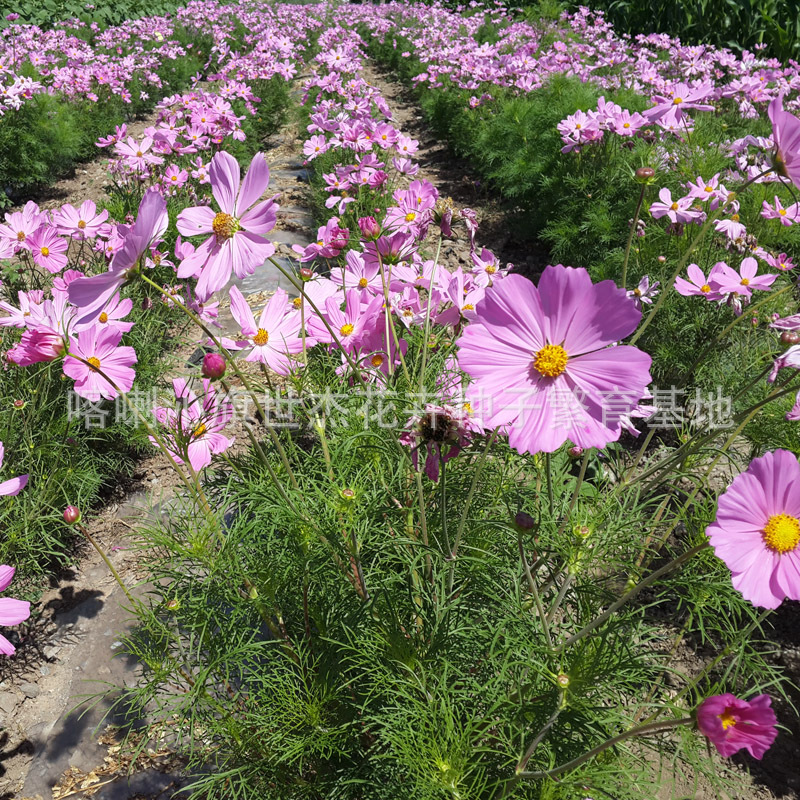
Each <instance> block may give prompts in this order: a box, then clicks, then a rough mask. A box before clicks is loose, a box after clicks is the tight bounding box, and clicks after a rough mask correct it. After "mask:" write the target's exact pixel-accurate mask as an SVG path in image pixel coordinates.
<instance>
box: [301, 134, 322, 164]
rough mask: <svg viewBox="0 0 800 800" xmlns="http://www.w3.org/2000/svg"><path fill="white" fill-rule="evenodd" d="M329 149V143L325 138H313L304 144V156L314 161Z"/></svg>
mask: <svg viewBox="0 0 800 800" xmlns="http://www.w3.org/2000/svg"><path fill="white" fill-rule="evenodd" d="M327 149H328V141H327V139H326V138H325V137H324V136H319V135H318V136H312V137H311V138H310V139H309V140H308V141H307V142H305V143H304V144H303V155H304V156H305V157H306V158H307V159H308V160H309V161H313V160H314V159H315V158H316V157H317V156H321V155H322V154H323V153H324V152H325V151H326V150H327Z"/></svg>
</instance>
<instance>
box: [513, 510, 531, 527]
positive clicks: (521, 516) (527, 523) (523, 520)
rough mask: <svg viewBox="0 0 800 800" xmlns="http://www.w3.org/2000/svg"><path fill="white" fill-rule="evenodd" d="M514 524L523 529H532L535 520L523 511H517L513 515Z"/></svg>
mask: <svg viewBox="0 0 800 800" xmlns="http://www.w3.org/2000/svg"><path fill="white" fill-rule="evenodd" d="M514 524H515V525H516V526H517V527H518V528H520V529H521V530H523V531H532V530H533V529H534V528H535V527H536V520H535V519H534V518H533V517H532V516H531V515H530V514H526V513H525V512H524V511H518V512H517V515H516V516H515V517H514Z"/></svg>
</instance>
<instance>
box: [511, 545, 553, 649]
mask: <svg viewBox="0 0 800 800" xmlns="http://www.w3.org/2000/svg"><path fill="white" fill-rule="evenodd" d="M517 546H518V548H519V558H520V561H521V562H522V569H523V570H524V572H525V580H526V581H527V582H528V589H529V590H530V593H531V594H532V595H533V602H534V603H536V611H537V613H538V614H539V620H540V621H541V623H542V632H543V633H544V639H545V641H546V642H547V646H548V647H549V648H550V649H551V650H552V649H553V638H552V636H550V625H549V624H548V623H547V616H546V614H545V613H544V606H543V605H542V598H541V597H540V596H539V589H538V587H537V586H536V581H535V580H534V579H533V575H531V568H530V565H529V564H528V559H527V558H526V557H525V547H524V545H523V542H522V534H521V533H517Z"/></svg>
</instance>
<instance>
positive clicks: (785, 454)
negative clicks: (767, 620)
mask: <svg viewBox="0 0 800 800" xmlns="http://www.w3.org/2000/svg"><path fill="white" fill-rule="evenodd" d="M706 534H707V535H708V538H709V540H710V541H711V545H712V547H713V548H714V552H715V553H716V554H717V556H718V557H719V558H721V559H722V560H723V561H724V562H725V564H726V565H727V567H728V569H730V571H731V575H732V579H733V586H734V588H735V589H737V590H738V591H739V592H741V593H742V596H743V597H744V599H745V600H748V601H749V602H750V603H752V604H753V605H755V606H761V607H763V608H777V607H778V606H779V605H780V604H781V603H782V602H783V600H784V599H785V598H787V597H788V598H789V599H791V600H800V547H798V545H800V465H798V463H797V458H795V456H794V455H793V454H792V453H790V452H789V451H788V450H775V451H774V452H771V453H766V454H765V455H763V456H761V457H760V458H756V459H754V460H753V461H751V462H750V466H749V467H748V468H747V470H746V471H745V472H743V473H742V474H740V475H737V476H736V478H734V480H733V483H731V485H730V486H729V487H728V489H727V491H725V493H724V494H722V495H721V496H720V498H719V503H718V506H717V518H716V520H715V521H714V522H713V523H712V524H711V525H709V526H708V528H706Z"/></svg>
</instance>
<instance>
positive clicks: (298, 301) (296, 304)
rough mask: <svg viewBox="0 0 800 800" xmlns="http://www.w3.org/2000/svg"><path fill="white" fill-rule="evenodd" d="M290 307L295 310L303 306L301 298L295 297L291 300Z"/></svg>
mask: <svg viewBox="0 0 800 800" xmlns="http://www.w3.org/2000/svg"><path fill="white" fill-rule="evenodd" d="M292 305H293V306H294V307H295V308H300V306H302V305H303V298H302V297H295V298H294V300H292Z"/></svg>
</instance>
